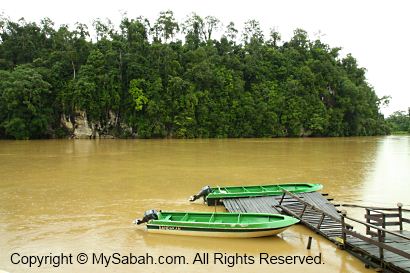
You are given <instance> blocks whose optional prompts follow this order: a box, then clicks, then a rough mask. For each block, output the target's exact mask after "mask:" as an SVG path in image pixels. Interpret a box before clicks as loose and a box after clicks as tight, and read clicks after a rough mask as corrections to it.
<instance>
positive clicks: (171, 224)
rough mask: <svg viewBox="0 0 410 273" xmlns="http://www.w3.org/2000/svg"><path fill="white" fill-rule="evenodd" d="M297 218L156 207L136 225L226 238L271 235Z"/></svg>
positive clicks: (164, 232) (157, 231)
mask: <svg viewBox="0 0 410 273" xmlns="http://www.w3.org/2000/svg"><path fill="white" fill-rule="evenodd" d="M298 222H299V220H298V219H296V218H293V217H290V216H285V215H280V214H269V213H225V212H171V211H156V210H149V211H146V212H145V214H144V218H142V219H141V220H136V221H135V223H136V224H138V225H140V224H142V223H147V231H148V232H151V233H162V234H173V235H189V236H206V237H226V238H255V237H264V236H272V235H276V234H278V233H280V232H282V231H283V230H285V229H286V228H288V227H290V226H292V225H294V224H296V223H298Z"/></svg>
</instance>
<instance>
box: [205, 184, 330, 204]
mask: <svg viewBox="0 0 410 273" xmlns="http://www.w3.org/2000/svg"><path fill="white" fill-rule="evenodd" d="M322 188H323V185H322V184H312V183H287V184H274V185H255V186H230V187H213V188H211V190H212V192H211V193H209V194H208V195H207V196H206V202H207V204H208V205H217V204H219V203H220V200H221V199H225V198H241V197H258V196H275V195H281V194H283V190H287V191H289V192H292V193H303V192H314V191H318V190H321V189H322Z"/></svg>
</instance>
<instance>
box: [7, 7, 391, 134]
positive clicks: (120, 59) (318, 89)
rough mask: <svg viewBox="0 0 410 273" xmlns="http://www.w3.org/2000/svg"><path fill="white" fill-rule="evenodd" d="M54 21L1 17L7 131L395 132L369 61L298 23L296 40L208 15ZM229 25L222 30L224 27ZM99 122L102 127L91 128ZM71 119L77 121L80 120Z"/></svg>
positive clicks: (253, 23)
mask: <svg viewBox="0 0 410 273" xmlns="http://www.w3.org/2000/svg"><path fill="white" fill-rule="evenodd" d="M93 29H94V30H93V32H95V37H94V35H92V36H93V37H94V40H93V39H91V36H90V33H89V29H88V27H87V26H86V25H85V24H82V23H77V24H76V25H75V27H73V28H69V27H68V26H66V25H61V26H59V27H56V26H54V23H53V22H52V21H51V20H50V19H47V18H46V19H43V20H42V21H41V22H40V23H34V22H26V21H25V20H24V19H21V20H19V21H17V22H13V21H11V20H8V19H5V18H3V19H0V137H3V138H17V139H28V138H47V137H59V136H60V137H63V136H66V135H69V134H71V133H72V132H70V130H68V129H67V128H66V127H64V126H63V125H62V124H63V123H62V117H64V119H65V120H71V121H72V122H73V123H75V119H74V116H75V115H76V113H78V111H81V112H82V113H86V116H87V119H88V122H89V123H90V124H93V130H99V131H100V132H99V134H104V133H106V134H113V135H116V136H120V137H121V136H122V137H127V136H134V137H142V138H153V137H178V138H193V137H278V136H354V135H379V134H386V133H388V131H389V127H388V126H387V124H386V122H385V120H384V118H383V116H382V115H381V114H380V113H379V106H380V104H381V103H383V101H384V98H381V99H380V98H378V97H377V96H376V94H375V92H374V90H373V88H372V87H371V86H370V85H369V84H368V83H367V81H366V78H365V69H364V68H360V67H358V65H357V62H356V60H355V58H354V57H353V56H351V55H347V56H345V57H340V56H339V50H340V48H331V47H329V45H327V44H324V43H323V42H321V41H320V40H319V39H315V40H310V39H309V37H308V34H307V33H306V32H305V31H304V30H301V29H297V30H295V31H294V35H293V37H292V38H291V39H290V40H289V41H282V40H281V36H280V34H279V33H278V32H276V31H274V30H272V31H271V33H270V34H269V36H265V35H264V33H263V32H262V30H261V27H260V25H259V23H258V22H257V21H255V20H249V21H247V22H246V23H245V25H244V27H243V30H242V31H240V30H238V29H237V28H236V26H235V25H234V23H230V24H228V25H227V26H225V27H223V26H222V24H221V23H220V21H219V20H218V19H217V18H215V17H212V16H207V17H205V18H201V17H199V16H198V15H196V14H191V15H190V16H188V18H187V20H186V21H185V22H183V23H180V22H177V21H176V20H175V18H174V15H173V13H172V12H171V11H166V12H162V13H161V14H160V16H159V18H158V19H157V20H156V21H155V22H149V21H148V20H147V19H144V18H136V19H131V18H127V17H123V19H122V20H121V22H120V24H119V27H114V26H113V25H112V24H111V23H110V22H109V21H107V22H103V21H101V20H95V21H94V24H93ZM217 32H218V33H221V35H219V36H220V37H216V33H217ZM94 125H95V126H94ZM74 127H75V124H74Z"/></svg>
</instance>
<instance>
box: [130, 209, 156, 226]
mask: <svg viewBox="0 0 410 273" xmlns="http://www.w3.org/2000/svg"><path fill="white" fill-rule="evenodd" d="M149 220H158V211H156V210H154V209H150V210H147V211H146V212H145V213H144V217H143V218H142V219H137V220H136V221H135V222H134V223H136V224H137V225H141V224H143V223H146V222H148V221H149Z"/></svg>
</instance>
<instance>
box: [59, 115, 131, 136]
mask: <svg viewBox="0 0 410 273" xmlns="http://www.w3.org/2000/svg"><path fill="white" fill-rule="evenodd" d="M108 114H109V118H108V120H107V122H106V124H101V123H100V122H96V123H93V122H89V121H88V119H87V113H86V112H85V111H76V112H75V114H74V115H73V116H71V117H67V116H65V115H63V116H61V125H62V126H63V127H64V128H65V129H66V130H67V131H68V132H69V133H70V137H71V138H75V139H91V138H115V137H114V136H113V135H112V134H110V132H113V131H114V129H115V128H116V126H117V123H118V117H117V115H116V114H115V113H114V112H112V111H110V112H109V113H108ZM120 125H121V130H122V131H124V133H126V134H127V135H130V136H131V135H132V128H131V127H128V126H126V125H125V124H122V123H121V124H120Z"/></svg>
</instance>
